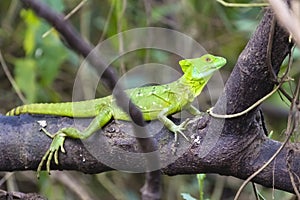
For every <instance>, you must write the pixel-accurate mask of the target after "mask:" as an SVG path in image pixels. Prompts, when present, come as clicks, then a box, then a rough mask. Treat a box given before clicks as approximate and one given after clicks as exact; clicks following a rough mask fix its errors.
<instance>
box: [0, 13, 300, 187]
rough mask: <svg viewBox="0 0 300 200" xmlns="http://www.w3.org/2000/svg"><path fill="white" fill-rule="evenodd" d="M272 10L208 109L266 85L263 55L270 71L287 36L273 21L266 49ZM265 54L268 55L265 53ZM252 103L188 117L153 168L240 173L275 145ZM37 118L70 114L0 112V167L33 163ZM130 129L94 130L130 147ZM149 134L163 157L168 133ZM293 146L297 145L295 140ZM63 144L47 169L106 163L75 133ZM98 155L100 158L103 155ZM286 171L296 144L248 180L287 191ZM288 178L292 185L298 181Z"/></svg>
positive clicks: (253, 95)
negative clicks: (229, 116)
mask: <svg viewBox="0 0 300 200" xmlns="http://www.w3.org/2000/svg"><path fill="white" fill-rule="evenodd" d="M273 17H274V15H273V13H272V11H271V10H269V9H267V10H266V12H265V14H264V16H263V18H262V20H261V23H260V24H259V26H258V27H257V29H256V31H255V32H254V34H253V36H252V37H251V39H250V41H249V42H248V44H247V46H246V47H245V49H244V50H243V52H242V53H241V54H240V56H239V59H238V61H237V63H236V66H235V68H234V70H233V72H232V74H231V76H230V78H229V79H228V81H227V83H226V85H225V89H224V91H223V93H222V94H221V96H220V98H219V100H218V102H217V103H216V105H215V106H214V112H215V113H219V114H232V113H238V112H241V111H243V110H245V109H246V108H248V107H249V106H251V105H252V104H253V103H255V102H256V101H258V100H259V99H261V98H263V97H264V96H265V95H266V94H268V93H269V92H270V91H272V89H273V87H274V82H273V78H272V76H271V73H270V71H269V68H268V63H269V61H270V60H268V59H271V63H272V70H273V71H274V73H275V74H277V73H278V71H279V69H280V65H281V63H282V61H283V60H284V58H285V57H286V56H287V54H288V53H289V52H290V50H291V47H292V44H291V43H289V34H288V33H287V32H286V31H285V30H284V29H283V28H282V27H280V26H279V25H278V24H277V23H276V24H275V27H274V35H273V36H272V49H270V50H269V51H271V52H268V48H267V47H268V44H269V38H270V37H269V34H270V30H271V27H272V23H273ZM71 46H72V45H71ZM76 50H77V51H78V50H80V49H76ZM269 53H270V54H269ZM267 55H271V57H270V58H268V56H267ZM258 110H259V108H256V109H254V110H252V111H250V112H249V113H247V114H245V115H243V116H240V117H238V118H233V119H215V118H211V117H209V116H207V115H206V116H204V117H202V118H200V119H198V120H196V121H194V122H193V123H192V124H190V125H189V126H188V129H187V131H186V132H185V134H186V135H188V136H190V137H191V138H193V140H192V143H186V142H184V140H183V139H182V138H180V140H179V142H180V144H179V147H178V149H179V152H180V153H179V154H178V157H175V159H174V161H173V162H171V163H169V164H168V165H166V166H163V168H162V169H161V172H162V173H164V174H167V175H177V174H196V173H217V174H221V175H228V176H234V177H237V178H241V179H246V178H247V177H249V176H250V175H251V174H252V173H254V172H255V171H256V170H257V169H259V168H260V167H261V166H262V165H263V164H264V163H265V162H266V161H267V160H268V159H269V158H270V157H271V156H272V155H273V154H274V152H276V150H277V149H278V148H279V147H280V145H281V143H280V142H277V141H274V140H271V139H269V138H267V137H266V136H265V134H266V131H265V129H264V127H263V124H264V123H263V118H262V116H261V113H260V112H258ZM41 119H45V120H47V123H48V126H47V130H48V131H49V132H55V131H57V130H58V129H59V128H60V127H66V126H71V125H72V124H73V119H70V118H65V117H46V116H30V115H23V116H20V117H4V116H1V117H0V126H1V127H2V128H1V130H0V152H2V153H1V154H0V160H1V163H0V170H1V171H15V170H36V168H37V166H38V163H39V162H40V159H41V157H42V156H43V154H44V152H46V151H47V148H48V146H49V144H50V142H51V140H50V138H48V137H47V136H46V135H45V134H42V133H41V132H40V127H39V125H38V124H37V123H36V121H37V120H41ZM87 121H88V119H81V120H78V121H77V122H79V123H76V125H77V126H79V127H78V128H82V127H85V126H86V125H87ZM158 124H159V122H154V123H151V124H150V125H149V126H150V128H151V129H154V130H155V127H156V126H160V125H158ZM130 130H131V125H130V123H129V122H122V121H120V122H118V123H114V122H112V123H110V124H108V125H107V126H106V127H105V128H104V130H103V132H98V133H97V135H101V140H102V142H104V143H107V144H110V146H109V147H110V148H111V149H113V148H119V149H122V150H124V151H129V152H136V151H137V150H136V149H137V148H136V147H137V144H136V140H135V138H133V137H130V136H128V133H129V132H130ZM155 140H156V141H157V142H158V144H159V152H160V159H161V160H162V162H164V161H166V160H168V159H170V155H171V154H170V153H171V152H170V148H171V146H172V142H173V137H172V134H171V133H169V132H168V131H167V130H166V129H162V130H161V131H159V132H158V133H157V134H156V135H155ZM294 146H296V147H297V144H294ZM110 148H109V149H107V151H109V150H110ZM298 148H299V147H298ZM65 149H66V151H67V154H60V155H59V163H60V165H59V166H57V165H55V164H54V163H52V165H51V169H60V170H61V169H64V170H78V171H82V172H84V173H91V174H92V173H101V172H104V171H108V170H112V167H111V166H109V165H107V163H104V162H102V161H101V159H96V158H95V157H94V156H93V155H92V154H91V152H90V151H89V150H88V149H86V146H85V144H84V142H82V141H80V140H71V139H67V140H66V144H65ZM203 152H205V154H204V153H203ZM101 156H103V157H105V156H109V154H103V155H101ZM124 164H126V160H124ZM289 171H290V172H292V174H295V175H297V176H300V155H299V151H297V150H296V148H294V147H292V146H289V145H287V146H285V148H284V149H283V151H281V153H280V154H279V155H278V156H277V157H276V159H275V160H274V161H273V162H272V163H271V164H270V165H269V166H268V167H267V168H265V169H264V170H263V171H262V172H261V173H260V174H258V175H257V176H256V177H255V178H254V179H253V181H255V182H257V183H260V184H262V185H264V186H267V187H274V188H277V189H281V190H285V191H288V192H294V190H293V186H292V183H291V179H290V176H289ZM296 184H298V185H297V186H298V187H299V183H296Z"/></svg>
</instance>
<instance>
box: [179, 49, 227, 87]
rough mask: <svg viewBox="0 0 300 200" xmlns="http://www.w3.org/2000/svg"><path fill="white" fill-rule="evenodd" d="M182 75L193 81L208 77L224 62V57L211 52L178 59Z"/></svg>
mask: <svg viewBox="0 0 300 200" xmlns="http://www.w3.org/2000/svg"><path fill="white" fill-rule="evenodd" d="M179 64H180V66H181V69H182V71H183V72H184V76H185V77H186V78H187V79H189V80H193V81H197V80H200V79H205V80H206V81H208V79H209V78H210V77H211V76H212V75H213V73H214V71H216V70H218V69H220V68H221V67H223V66H224V65H225V64H226V59H225V58H222V57H218V56H213V55H211V54H205V55H203V56H201V57H200V58H194V59H186V60H181V61H179Z"/></svg>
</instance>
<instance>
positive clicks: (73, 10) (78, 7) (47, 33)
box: [42, 0, 87, 38]
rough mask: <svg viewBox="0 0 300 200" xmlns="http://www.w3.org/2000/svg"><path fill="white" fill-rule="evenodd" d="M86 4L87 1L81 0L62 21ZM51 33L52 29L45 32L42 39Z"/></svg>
mask: <svg viewBox="0 0 300 200" xmlns="http://www.w3.org/2000/svg"><path fill="white" fill-rule="evenodd" d="M86 2H87V0H82V2H80V3H79V4H78V5H77V6H76V7H75V8H73V9H72V10H71V12H69V13H68V14H67V15H66V16H65V17H64V20H67V19H69V18H70V17H71V16H72V15H73V14H75V13H76V12H77V11H78V10H79V9H80V8H81V7H82V6H83V5H84V4H85V3H86ZM52 31H54V28H53V27H52V28H51V29H49V30H48V31H46V32H45V33H44V34H43V35H42V38H45V37H47V36H48V35H49V34H50V33H51V32H52Z"/></svg>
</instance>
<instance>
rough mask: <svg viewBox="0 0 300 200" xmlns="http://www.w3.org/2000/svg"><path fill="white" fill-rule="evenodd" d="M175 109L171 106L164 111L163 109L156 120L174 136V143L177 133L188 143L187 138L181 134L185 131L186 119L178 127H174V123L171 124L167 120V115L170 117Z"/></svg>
mask: <svg viewBox="0 0 300 200" xmlns="http://www.w3.org/2000/svg"><path fill="white" fill-rule="evenodd" d="M174 109H175V106H171V107H167V108H165V109H163V110H162V111H161V112H160V113H159V114H158V117H157V118H158V119H159V121H161V122H162V123H163V124H164V125H165V126H166V127H167V128H168V129H169V130H170V131H172V132H173V133H174V134H175V143H176V142H177V139H178V138H177V137H178V136H177V134H178V133H179V134H180V135H182V136H183V137H184V138H185V139H186V140H187V141H189V139H188V138H187V136H186V135H185V134H184V133H183V132H182V131H184V130H185V129H186V125H187V123H188V119H187V120H185V121H184V122H182V123H181V124H180V125H176V124H174V122H172V121H171V120H170V119H168V118H167V115H170V114H172V113H173V111H174Z"/></svg>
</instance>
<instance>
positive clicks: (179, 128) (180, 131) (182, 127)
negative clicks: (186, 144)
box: [174, 119, 190, 143]
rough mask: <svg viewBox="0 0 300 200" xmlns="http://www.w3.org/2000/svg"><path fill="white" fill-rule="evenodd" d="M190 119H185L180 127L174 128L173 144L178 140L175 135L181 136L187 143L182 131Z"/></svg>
mask: <svg viewBox="0 0 300 200" xmlns="http://www.w3.org/2000/svg"><path fill="white" fill-rule="evenodd" d="M189 121H190V119H186V120H184V121H183V122H182V123H181V124H180V125H178V126H175V128H174V133H175V143H176V142H177V140H178V136H177V134H178V133H179V134H180V135H182V136H183V137H184V139H186V140H187V141H189V138H188V137H187V136H186V135H185V134H184V133H183V132H182V131H184V130H186V126H187V124H188V123H189Z"/></svg>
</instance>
